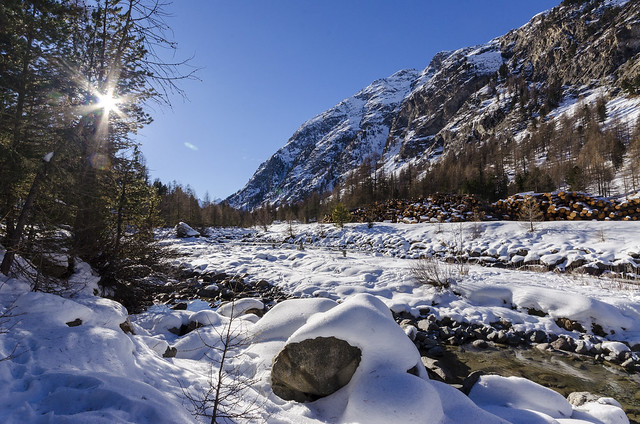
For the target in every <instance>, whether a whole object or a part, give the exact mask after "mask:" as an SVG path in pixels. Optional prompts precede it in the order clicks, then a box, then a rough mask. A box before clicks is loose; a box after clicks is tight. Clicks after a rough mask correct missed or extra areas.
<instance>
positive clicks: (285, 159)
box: [228, 70, 419, 209]
mask: <svg viewBox="0 0 640 424" xmlns="http://www.w3.org/2000/svg"><path fill="white" fill-rule="evenodd" d="M418 75H419V72H418V71H415V70H403V71H399V72H396V73H395V74H393V75H391V76H390V77H388V78H384V79H380V80H377V81H375V82H373V83H372V84H371V85H370V86H368V87H367V88H365V89H364V90H361V91H360V92H359V93H357V94H356V95H354V96H352V97H349V98H348V99H346V100H343V101H341V102H340V103H338V104H337V105H336V106H334V107H333V108H331V109H329V110H327V111H326V112H324V113H321V114H320V115H318V116H316V117H314V118H312V119H310V120H308V121H307V122H305V123H304V124H302V126H301V127H300V128H299V129H298V130H297V131H296V132H295V133H294V134H293V136H292V137H291V138H290V139H289V141H288V142H287V144H286V145H285V146H284V147H282V148H281V149H280V150H278V151H277V152H276V153H275V154H274V155H273V156H272V157H271V158H269V159H268V160H267V161H266V162H264V163H263V164H262V165H260V167H259V168H258V170H257V171H256V173H255V174H254V175H253V177H252V178H251V180H250V181H249V182H248V183H247V185H246V186H245V187H244V188H243V189H242V190H240V191H238V192H237V193H236V194H234V195H232V196H231V197H230V198H229V199H228V202H229V204H230V205H231V206H234V207H240V208H249V209H252V208H254V207H255V206H258V205H260V204H262V203H264V202H269V203H271V204H277V203H282V202H294V201H298V200H301V199H302V198H304V197H306V196H307V195H308V194H310V193H312V192H324V191H326V190H331V189H332V188H333V185H334V183H335V182H336V180H337V179H339V178H340V177H342V176H343V175H345V174H346V173H347V172H349V171H350V170H352V169H354V168H356V167H357V166H358V165H360V163H362V161H363V160H364V159H365V158H367V157H369V156H372V155H375V154H380V152H382V149H383V148H384V146H385V143H386V141H387V137H388V135H389V128H390V127H391V123H392V120H393V116H394V114H395V113H396V112H397V110H398V107H399V106H400V103H401V102H402V101H403V100H404V99H405V98H406V96H407V95H408V94H409V93H410V92H411V89H412V88H413V83H414V82H415V81H416V79H417V77H418Z"/></svg>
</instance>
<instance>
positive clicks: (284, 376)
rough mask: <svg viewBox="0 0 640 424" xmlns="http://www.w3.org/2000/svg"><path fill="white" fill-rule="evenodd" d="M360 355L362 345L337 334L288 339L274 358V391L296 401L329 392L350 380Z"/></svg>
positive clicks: (313, 397) (272, 372)
mask: <svg viewBox="0 0 640 424" xmlns="http://www.w3.org/2000/svg"><path fill="white" fill-rule="evenodd" d="M360 358H361V351H360V349H359V348H357V347H354V346H351V345H350V344H349V343H347V342H346V341H344V340H340V339H337V338H335V337H317V338H315V339H307V340H303V341H301V342H299V343H289V344H287V345H286V346H285V347H284V348H283V349H282V350H281V351H280V353H279V354H278V356H276V358H275V359H274V361H273V367H272V369H271V385H272V387H273V392H274V393H275V394H276V395H278V396H279V397H281V398H282V399H285V400H295V401H297V402H307V401H313V400H316V399H318V398H321V397H324V396H328V395H330V394H331V393H334V392H335V391H337V390H338V389H340V388H341V387H344V386H345V385H346V384H347V383H349V381H350V380H351V377H352V376H353V374H354V373H355V371H356V369H357V368H358V364H360Z"/></svg>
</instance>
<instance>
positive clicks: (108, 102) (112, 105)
mask: <svg viewBox="0 0 640 424" xmlns="http://www.w3.org/2000/svg"><path fill="white" fill-rule="evenodd" d="M118 104H120V100H119V99H117V98H116V97H114V96H113V95H112V94H111V93H105V94H98V103H97V106H98V108H100V109H102V110H104V111H105V112H106V113H109V112H111V111H112V110H117V108H118Z"/></svg>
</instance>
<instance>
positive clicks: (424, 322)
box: [418, 318, 439, 332]
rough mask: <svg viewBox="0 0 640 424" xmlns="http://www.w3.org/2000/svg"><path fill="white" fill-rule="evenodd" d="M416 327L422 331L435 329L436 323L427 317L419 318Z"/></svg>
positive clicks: (436, 327)
mask: <svg viewBox="0 0 640 424" xmlns="http://www.w3.org/2000/svg"><path fill="white" fill-rule="evenodd" d="M418 328H419V329H420V330H422V331H427V332H429V331H435V330H437V329H438V328H439V327H438V324H436V323H435V322H433V321H431V320H429V319H428V318H427V319H421V320H420V321H418Z"/></svg>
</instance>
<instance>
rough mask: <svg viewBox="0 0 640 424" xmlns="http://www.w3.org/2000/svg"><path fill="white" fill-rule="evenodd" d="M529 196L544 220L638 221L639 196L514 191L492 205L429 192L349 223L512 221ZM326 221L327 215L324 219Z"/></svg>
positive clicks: (364, 212) (379, 206)
mask: <svg viewBox="0 0 640 424" xmlns="http://www.w3.org/2000/svg"><path fill="white" fill-rule="evenodd" d="M529 197H530V198H533V199H534V200H535V203H536V204H537V205H538V207H539V210H540V212H541V213H542V217H543V219H544V220H546V221H563V220H569V221H580V220H624V221H637V220H640V198H634V199H625V198H619V199H618V198H605V197H598V196H592V195H589V194H586V193H579V192H566V191H557V192H553V193H524V194H514V195H512V196H509V197H507V198H506V199H503V200H498V201H497V202H495V203H492V204H486V203H485V202H483V201H481V200H480V199H478V198H476V197H475V196H473V195H454V194H440V193H437V194H433V195H431V196H429V197H426V198H421V199H418V200H412V201H410V200H389V201H385V202H376V203H374V204H373V205H370V206H369V207H366V208H358V209H354V210H352V211H351V218H352V221H353V222H384V221H386V222H394V223H395V222H405V223H410V224H413V223H421V222H464V221H482V220H506V221H514V220H519V219H520V218H521V215H522V214H521V210H522V208H523V204H524V203H525V199H527V198H529ZM328 221H330V218H329V219H328Z"/></svg>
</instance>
